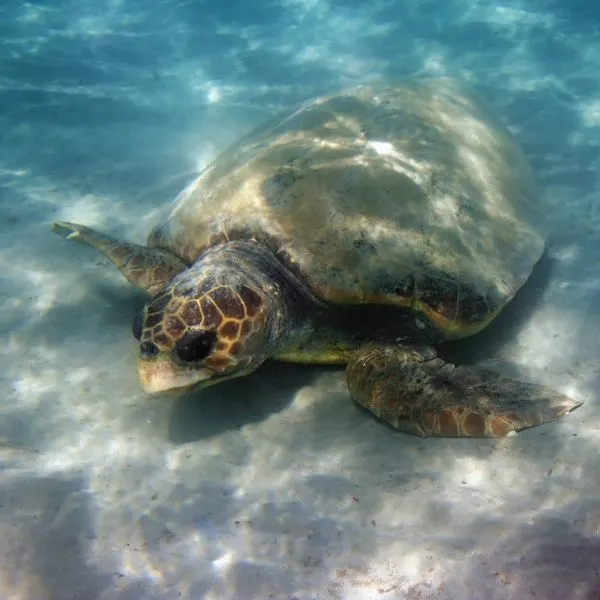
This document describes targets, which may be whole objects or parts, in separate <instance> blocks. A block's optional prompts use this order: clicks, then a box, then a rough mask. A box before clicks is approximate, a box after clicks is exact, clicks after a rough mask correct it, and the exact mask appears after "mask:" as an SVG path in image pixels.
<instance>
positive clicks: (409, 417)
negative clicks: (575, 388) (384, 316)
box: [346, 347, 582, 437]
mask: <svg viewBox="0 0 600 600" xmlns="http://www.w3.org/2000/svg"><path fill="white" fill-rule="evenodd" d="M429 358H430V355H429V356H427V355H425V353H419V352H417V351H415V350H410V349H406V348H398V347H389V348H381V347H370V348H365V349H363V350H360V351H359V352H357V353H356V354H355V355H354V356H353V357H352V359H351V361H350V362H349V364H348V367H347V369H346V380H347V383H348V388H349V389H350V393H351V395H352V398H353V399H354V400H355V401H356V402H357V403H358V404H360V405H361V406H363V407H364V408H366V409H367V410H369V411H370V412H372V413H373V414H374V415H375V416H376V417H378V418H379V419H381V420H382V421H385V422H386V423H388V424H390V425H391V426H392V427H394V428H395V429H399V430H402V431H406V432H408V433H412V434H415V435H418V436H421V437H427V436H442V437H502V436H505V435H507V434H509V433H510V432H511V431H519V430H520V429H525V428H527V427H533V426H535V425H540V424H542V423H547V422H549V421H555V420H556V419H558V418H560V417H562V416H563V415H565V414H567V413H569V412H570V411H572V410H573V409H575V408H577V407H578V406H580V405H581V404H582V402H577V401H575V400H573V399H572V398H569V397H568V396H564V395H562V394H560V393H558V392H556V391H555V390H552V389H550V388H547V387H544V386H542V385H537V384H534V383H527V382H523V381H517V380H514V379H509V378H506V377H503V376H502V375H499V374H497V373H494V372H493V371H489V370H486V369H483V368H478V367H458V368H456V369H455V368H454V366H453V365H451V364H449V363H444V361H443V360H441V359H439V358H435V359H433V360H428V359H429Z"/></svg>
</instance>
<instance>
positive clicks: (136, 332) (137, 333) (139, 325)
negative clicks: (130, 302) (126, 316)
mask: <svg viewBox="0 0 600 600" xmlns="http://www.w3.org/2000/svg"><path fill="white" fill-rule="evenodd" d="M143 328H144V320H143V319H142V315H138V316H137V317H135V319H133V323H132V324H131V333H133V337H134V338H135V339H136V340H137V341H138V342H139V341H140V339H141V338H142V329H143Z"/></svg>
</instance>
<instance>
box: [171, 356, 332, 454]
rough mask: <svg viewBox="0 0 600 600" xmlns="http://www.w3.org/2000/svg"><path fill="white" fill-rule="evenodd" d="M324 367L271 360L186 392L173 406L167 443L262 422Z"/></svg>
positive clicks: (286, 403) (200, 437)
mask: <svg viewBox="0 0 600 600" xmlns="http://www.w3.org/2000/svg"><path fill="white" fill-rule="evenodd" d="M324 368H325V369H327V367H314V366H313V367H310V366H304V365H292V364H287V363H277V362H274V361H270V362H267V363H266V364H265V365H264V366H263V367H262V368H260V369H259V370H258V371H257V372H256V373H252V374H251V375H248V376H247V377H243V378H240V379H233V380H231V381H227V382H224V383H222V384H221V385H218V386H214V387H209V388H207V389H204V390H197V391H195V392H189V393H186V394H184V395H183V396H181V397H179V398H177V399H176V400H175V401H174V403H173V406H172V409H171V414H170V419H169V433H168V435H169V441H171V442H173V443H176V444H185V443H189V442H194V441H197V440H200V439H205V438H208V437H213V436H218V435H219V434H222V433H223V432H225V431H230V430H235V429H240V428H241V427H243V426H244V425H248V424H250V423H257V422H259V421H264V420H265V419H267V418H269V416H271V415H273V414H276V413H278V412H280V411H282V410H283V409H284V408H286V406H288V405H289V404H290V403H291V402H292V401H293V398H294V394H295V393H296V392H297V391H298V390H299V389H300V388H301V387H303V386H305V385H309V384H310V382H311V381H312V380H313V379H314V377H315V376H316V375H317V374H318V373H320V372H322V370H323V369H324Z"/></svg>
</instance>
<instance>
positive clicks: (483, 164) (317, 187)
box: [54, 78, 580, 437]
mask: <svg viewBox="0 0 600 600" xmlns="http://www.w3.org/2000/svg"><path fill="white" fill-rule="evenodd" d="M542 210H543V209H542V208H541V206H540V202H539V193H538V190H537V188H536V184H535V182H534V178H533V176H532V172H531V170H530V166H529V165H528V163H527V161H526V159H525V157H524V155H523V153H522V152H521V150H520V149H519V148H518V146H517V145H516V143H515V141H514V140H513V138H512V137H511V135H510V134H509V133H508V131H507V130H506V129H505V128H504V127H503V126H502V125H501V124H500V123H498V122H497V121H496V120H495V118H494V117H492V116H491V115H490V114H489V112H488V109H487V108H486V107H485V106H484V104H483V103H482V101H481V100H480V99H479V98H478V97H477V96H476V95H475V94H474V93H473V92H471V91H470V90H468V89H467V88H466V87H465V86H464V85H463V84H462V83H461V82H458V81H455V80H452V79H446V78H441V79H414V80H409V81H406V82H403V83H399V84H397V85H381V84H380V85H363V86H358V87H355V88H352V89H349V90H346V91H343V92H340V93H336V94H333V95H330V96H326V97H322V98H318V99H316V100H313V101H311V102H309V103H307V104H305V105H303V106H301V107H300V108H298V109H295V110H293V111H289V112H287V113H285V114H283V115H280V116H279V117H278V118H276V119H274V120H272V121H270V122H268V123H266V124H264V125H262V126H260V127H258V128H257V129H255V130H254V131H253V132H252V133H250V134H249V135H247V136H246V137H244V138H243V139H242V140H240V141H239V142H238V143H236V144H235V145H233V147H231V148H229V149H228V150H227V151H225V152H224V153H223V154H221V155H220V156H218V157H217V158H216V160H215V161H214V162H213V163H212V164H211V165H210V166H209V167H208V168H206V169H205V170H204V171H203V172H202V173H201V175H200V176H199V177H198V179H197V180H196V181H194V182H193V183H192V184H191V185H190V186H189V187H188V188H187V189H186V190H184V191H183V192H182V193H181V194H180V195H179V196H178V198H176V200H175V201H174V203H173V204H172V205H171V206H169V208H168V213H167V214H166V216H165V218H164V219H163V221H162V222H161V223H160V224H159V225H158V226H157V227H155V228H154V230H153V231H152V232H151V233H150V236H149V238H148V243H147V246H139V245H136V244H131V243H126V242H121V241H118V240H115V239H112V238H110V237H108V236H106V235H104V234H102V233H99V232H97V231H94V230H92V229H90V228H88V227H85V226H83V225H76V224H73V223H68V222H58V223H55V224H54V229H55V231H57V232H58V233H60V234H62V235H63V236H65V237H68V238H75V239H77V240H79V241H82V242H84V243H87V244H89V245H91V246H93V247H94V248H96V249H97V250H99V251H100V252H101V253H103V254H104V255H105V256H106V257H107V258H108V259H110V260H111V261H112V262H113V263H114V264H115V265H116V266H117V267H118V268H119V269H120V271H121V273H122V274H123V275H124V276H125V278H126V279H127V280H128V281H129V282H130V283H132V284H133V285H135V286H137V287H138V288H141V289H142V290H145V291H146V292H148V293H149V294H150V295H151V296H152V297H151V298H150V300H149V301H148V303H147V304H146V305H145V307H144V309H143V312H142V313H141V315H140V316H138V317H137V318H136V319H135V320H134V323H133V334H134V336H135V337H136V338H137V339H138V340H139V351H138V363H137V365H138V366H137V368H138V376H139V380H140V383H141V386H142V387H143V389H144V390H145V391H147V392H148V393H161V392H166V391H183V390H188V389H190V388H191V387H193V386H198V387H201V386H206V385H209V384H215V383H218V382H221V381H224V380H226V379H230V378H232V377H239V376H242V375H247V374H248V373H251V372H253V371H255V370H256V369H257V368H258V367H259V366H260V365H261V364H262V363H263V362H264V361H265V360H267V359H276V360H283V361H294V362H304V363H329V364H332V363H337V364H346V365H347V367H346V381H347V384H348V387H349V391H350V394H351V396H352V398H353V399H354V400H355V401H356V402H357V403H358V404H360V405H362V406H363V407H365V408H366V409H368V410H369V411H371V412H372V413H373V414H374V415H376V416H377V417H378V418H379V419H382V420H383V421H385V422H387V423H389V424H390V425H392V426H393V427H395V428H397V429H400V430H403V431H406V432H409V433H413V434H416V435H420V436H432V435H439V436H465V437H468V436H478V437H479V436H503V435H506V434H508V433H509V432H511V431H518V430H520V429H523V428H525V427H531V426H534V425H538V424H540V423H545V422H548V421H552V420H555V419H557V418H559V417H561V416H562V415H564V414H566V413H568V412H569V411H571V410H572V409H574V408H576V407H577V406H579V404H580V403H579V402H577V401H575V400H573V399H571V398H569V397H567V396H564V395H562V394H560V393H558V392H556V391H554V390H552V389H549V388H547V387H544V386H541V385H537V384H534V383H527V382H523V381H517V380H513V379H509V378H505V377H503V376H501V375H499V374H496V373H494V372H493V371H490V370H485V369H483V368H481V367H473V366H460V367H456V368H455V366H454V365H452V364H450V363H445V362H444V361H443V360H442V359H440V358H438V357H437V353H436V351H435V350H434V347H435V346H436V345H437V344H439V343H441V342H447V341H449V340H458V339H460V338H464V337H466V336H470V335H472V334H474V333H476V332H479V331H481V330H482V329H483V328H485V327H486V326H487V325H488V324H489V323H490V322H491V321H492V320H493V319H494V318H495V317H496V316H497V315H498V313H499V312H500V311H501V310H502V308H503V307H504V306H505V305H506V304H507V302H508V301H509V300H510V299H511V298H512V297H513V296H514V294H515V293H516V292H517V290H518V289H519V288H520V287H521V285H522V284H523V283H524V281H525V280H526V279H527V278H528V276H529V274H530V273H531V271H532V268H533V267H534V265H535V263H536V262H537V261H538V259H539V258H540V256H541V255H542V253H543V250H544V247H545V242H544V232H543V229H542V227H541V225H540V224H541V222H542V216H543V215H542V214H541V211H542Z"/></svg>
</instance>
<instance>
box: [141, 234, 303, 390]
mask: <svg viewBox="0 0 600 600" xmlns="http://www.w3.org/2000/svg"><path fill="white" fill-rule="evenodd" d="M253 246H254V247H253ZM259 249H260V247H259V246H258V245H257V244H251V243H248V242H246V243H242V242H230V243H228V244H223V245H222V246H217V247H215V248H211V249H210V250H208V251H207V252H205V253H204V254H203V255H202V256H201V258H200V259H199V260H198V261H197V262H196V263H194V264H193V265H192V266H191V267H190V268H189V269H187V270H186V271H184V272H182V273H180V274H179V275H177V276H176V277H174V278H173V279H172V280H171V281H170V282H169V283H168V284H167V285H166V286H165V288H164V289H163V290H161V291H160V292H159V293H158V294H157V295H156V296H154V297H153V298H151V300H150V301H149V302H148V303H147V304H146V306H145V307H144V309H143V312H142V314H141V315H139V316H138V317H136V319H135V320H134V323H133V327H132V329H133V334H134V336H135V337H136V338H137V339H138V341H139V352H138V377H139V380H140V383H141V385H142V387H143V389H144V390H145V391H146V392H148V393H164V392H168V391H172V392H181V391H185V390H188V389H190V388H192V387H205V386H208V385H212V384H215V383H219V382H221V381H223V380H226V379H231V378H233V377H239V376H242V375H247V374H248V373H250V372H252V371H254V370H255V369H257V368H258V367H259V366H260V365H261V364H262V363H263V362H264V361H265V360H266V359H268V358H269V357H271V356H273V355H274V354H275V353H276V352H277V351H278V350H279V348H280V347H281V345H282V344H285V343H286V342H287V340H288V338H289V337H294V336H295V334H296V332H297V331H298V328H295V327H294V319H293V318H291V317H292V315H290V311H289V308H290V307H289V302H288V301H287V297H288V296H290V294H289V293H287V292H286V286H285V285H283V284H282V277H281V273H280V272H279V271H280V270H281V267H279V270H278V268H277V267H276V266H274V265H271V264H269V263H268V262H265V261H264V260H260V259H261V258H264V257H263V256H261V255H262V253H264V252H267V251H266V250H260V252H259ZM273 260H276V259H274V258H273ZM284 283H285V282H284ZM292 296H293V295H292Z"/></svg>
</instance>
